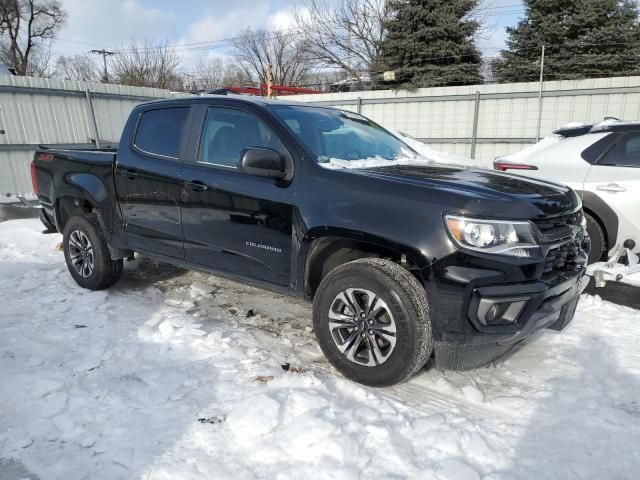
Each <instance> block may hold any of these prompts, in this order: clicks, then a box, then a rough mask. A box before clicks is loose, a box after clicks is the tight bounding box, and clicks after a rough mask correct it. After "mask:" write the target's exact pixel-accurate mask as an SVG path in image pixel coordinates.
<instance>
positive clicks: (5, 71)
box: [0, 63, 16, 75]
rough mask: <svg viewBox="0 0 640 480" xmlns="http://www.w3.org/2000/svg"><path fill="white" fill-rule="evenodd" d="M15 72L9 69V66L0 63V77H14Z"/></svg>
mask: <svg viewBox="0 0 640 480" xmlns="http://www.w3.org/2000/svg"><path fill="white" fill-rule="evenodd" d="M15 74H16V70H15V69H14V68H11V67H10V66H9V65H6V64H4V63H0V75H15Z"/></svg>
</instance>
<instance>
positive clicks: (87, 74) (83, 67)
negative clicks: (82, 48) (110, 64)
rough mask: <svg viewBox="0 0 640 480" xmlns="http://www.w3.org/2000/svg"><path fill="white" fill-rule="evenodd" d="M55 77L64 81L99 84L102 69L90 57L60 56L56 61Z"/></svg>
mask: <svg viewBox="0 0 640 480" xmlns="http://www.w3.org/2000/svg"><path fill="white" fill-rule="evenodd" d="M53 76H54V77H58V78H62V79H64V80H81V81H84V82H99V81H100V80H101V74H100V67H99V66H98V65H97V64H96V63H95V62H94V61H93V60H92V59H91V58H89V56H88V55H75V56H73V57H72V56H65V55H60V56H59V57H58V59H57V60H56V65H55V69H54V71H53Z"/></svg>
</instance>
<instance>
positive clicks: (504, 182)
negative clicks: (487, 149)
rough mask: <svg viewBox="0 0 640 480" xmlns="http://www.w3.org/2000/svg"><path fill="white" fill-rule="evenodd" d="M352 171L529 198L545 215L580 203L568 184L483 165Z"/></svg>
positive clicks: (472, 193)
mask: <svg viewBox="0 0 640 480" xmlns="http://www.w3.org/2000/svg"><path fill="white" fill-rule="evenodd" d="M350 172H353V173H358V174H361V175H366V176H370V177H376V178H380V179H385V180H388V181H393V182H401V183H406V184H410V185H415V186H419V187H424V188H429V189H432V190H441V191H446V192H448V193H454V194H458V195H463V196H467V197H471V198H473V199H474V200H483V199H485V200H489V201H490V200H501V201H505V200H507V201H518V200H520V201H525V202H527V203H530V204H535V206H536V207H537V209H539V210H540V211H541V212H542V213H543V214H544V215H556V214H561V213H565V212H567V211H569V210H574V209H575V208H577V207H578V206H579V205H580V201H579V199H578V197H577V195H576V194H575V192H573V190H571V189H570V188H569V187H567V186H565V185H561V184H558V183H553V182H548V181H545V180H538V179H533V178H529V177H523V176H519V175H514V174H511V173H503V172H498V171H495V170H488V169H483V168H475V167H464V166H452V165H444V164H436V163H431V164H427V165H390V166H383V167H375V168H363V169H353V170H350ZM488 203H491V202H488Z"/></svg>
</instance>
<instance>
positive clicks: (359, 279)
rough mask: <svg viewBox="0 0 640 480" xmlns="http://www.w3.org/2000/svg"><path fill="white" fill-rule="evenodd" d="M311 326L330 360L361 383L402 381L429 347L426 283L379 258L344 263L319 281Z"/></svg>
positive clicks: (420, 362)
mask: <svg viewBox="0 0 640 480" xmlns="http://www.w3.org/2000/svg"><path fill="white" fill-rule="evenodd" d="M313 325H314V330H315V333H316V337H317V338H318V342H319V344H320V348H322V351H323V352H324V354H325V356H326V357H327V359H328V360H329V361H330V362H331V364H332V365H333V366H334V367H336V368H337V369H338V370H339V371H340V372H341V373H342V374H343V375H345V376H346V377H348V378H350V379H352V380H355V381H356V382H359V383H363V384H365V385H371V386H377V387H382V386H389V385H393V384H396V383H399V382H402V381H403V380H405V379H407V378H408V377H410V376H411V375H413V374H414V373H416V372H417V371H418V370H419V369H420V368H422V367H423V366H424V364H425V363H426V361H427V359H428V358H429V356H430V355H431V351H432V349H433V343H432V336H431V320H430V317H429V308H428V306H427V301H426V295H425V290H424V288H423V287H422V286H421V285H420V283H419V282H418V281H417V280H416V278H415V277H413V275H411V273H409V272H408V271H407V270H405V269H404V268H402V267H400V266H399V265H397V264H395V263H393V262H390V261H388V260H383V259H379V258H364V259H360V260H354V261H353V262H349V263H346V264H344V265H341V266H339V267H337V268H335V269H334V270H332V271H331V272H330V273H329V274H328V275H327V276H326V277H325V278H324V279H323V280H322V283H321V284H320V286H319V287H318V290H317V292H316V296H315V298H314V302H313Z"/></svg>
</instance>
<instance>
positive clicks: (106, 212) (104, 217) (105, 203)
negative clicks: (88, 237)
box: [54, 173, 115, 244]
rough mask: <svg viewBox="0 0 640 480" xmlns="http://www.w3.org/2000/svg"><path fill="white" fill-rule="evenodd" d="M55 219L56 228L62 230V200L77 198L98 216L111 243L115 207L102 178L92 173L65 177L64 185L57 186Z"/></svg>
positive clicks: (73, 174) (108, 241)
mask: <svg viewBox="0 0 640 480" xmlns="http://www.w3.org/2000/svg"><path fill="white" fill-rule="evenodd" d="M56 189H57V191H56V193H57V195H56V199H55V208H54V212H55V218H56V226H58V229H59V230H60V231H62V229H61V228H60V224H61V221H60V219H61V218H62V214H63V212H62V211H61V202H60V200H62V199H64V198H77V199H81V200H84V201H86V202H87V203H88V204H89V205H90V206H91V208H92V209H93V210H95V211H96V213H97V214H98V222H99V223H100V226H101V227H102V230H103V232H104V235H105V238H106V239H107V243H109V244H110V243H111V242H110V241H111V238H112V235H113V225H114V221H115V218H114V213H115V212H114V211H113V205H112V204H111V200H110V197H109V192H108V191H107V186H106V185H105V183H104V181H103V179H102V178H100V177H99V176H97V175H94V174H91V173H72V174H70V175H67V176H65V177H64V184H63V185H57V186H56Z"/></svg>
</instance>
